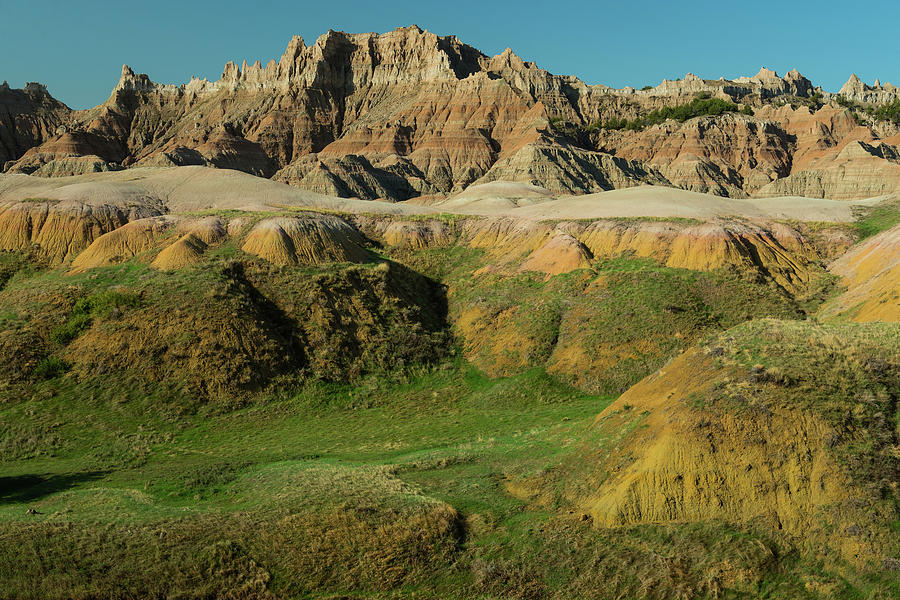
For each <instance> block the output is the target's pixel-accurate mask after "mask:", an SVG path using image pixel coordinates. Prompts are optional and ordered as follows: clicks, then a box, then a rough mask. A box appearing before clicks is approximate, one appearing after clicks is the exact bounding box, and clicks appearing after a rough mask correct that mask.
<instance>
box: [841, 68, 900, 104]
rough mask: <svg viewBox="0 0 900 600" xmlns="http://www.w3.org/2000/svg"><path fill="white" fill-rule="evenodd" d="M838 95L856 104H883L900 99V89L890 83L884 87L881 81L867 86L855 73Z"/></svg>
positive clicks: (877, 80)
mask: <svg viewBox="0 0 900 600" xmlns="http://www.w3.org/2000/svg"><path fill="white" fill-rule="evenodd" d="M838 95H840V96H843V97H844V98H846V99H848V100H852V101H854V102H871V103H878V104H881V103H887V102H891V101H893V100H894V99H895V98H900V89H897V88H896V87H894V86H893V85H891V84H890V83H885V84H883V85H882V83H881V81H880V80H879V79H876V80H875V85H872V86H869V85H866V84H865V83H863V82H862V80H860V78H859V77H857V76H856V73H854V74H853V75H851V76H850V79H848V80H847V83H845V84H844V86H843V87H842V88H841V91H839V92H838Z"/></svg>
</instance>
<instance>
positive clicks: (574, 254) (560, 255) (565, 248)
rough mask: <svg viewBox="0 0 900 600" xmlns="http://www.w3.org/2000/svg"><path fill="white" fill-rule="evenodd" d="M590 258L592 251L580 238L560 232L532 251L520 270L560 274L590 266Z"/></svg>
mask: <svg viewBox="0 0 900 600" xmlns="http://www.w3.org/2000/svg"><path fill="white" fill-rule="evenodd" d="M590 259H591V256H590V253H589V252H588V250H587V249H586V248H585V247H584V246H582V245H581V244H580V243H579V242H578V240H576V239H575V238H573V237H572V236H571V235H569V234H567V233H563V232H558V233H557V234H555V235H554V236H553V237H552V238H550V240H549V241H548V242H547V243H546V244H544V245H543V246H541V247H540V248H538V249H537V250H535V251H534V252H532V253H531V255H530V256H529V257H528V259H527V260H526V261H525V262H524V263H522V266H521V267H520V268H519V270H521V271H538V272H540V273H546V274H547V275H559V274H561V273H568V272H570V271H574V270H575V269H585V268H588V267H590V266H591V262H590Z"/></svg>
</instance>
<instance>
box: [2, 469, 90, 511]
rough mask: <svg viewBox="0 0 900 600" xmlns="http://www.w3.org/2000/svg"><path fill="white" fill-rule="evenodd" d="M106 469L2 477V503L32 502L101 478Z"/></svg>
mask: <svg viewBox="0 0 900 600" xmlns="http://www.w3.org/2000/svg"><path fill="white" fill-rule="evenodd" d="M105 474H106V471H89V472H86V473H64V474H59V475H19V476H16V477H0V504H17V503H20V502H31V501H33V500H38V499H40V498H43V497H44V496H49V495H50V494H55V493H56V492H61V491H63V490H67V489H69V488H72V487H75V486H76V485H78V484H80V483H84V482H87V481H93V480H95V479H99V478H101V477H103V476H104V475H105Z"/></svg>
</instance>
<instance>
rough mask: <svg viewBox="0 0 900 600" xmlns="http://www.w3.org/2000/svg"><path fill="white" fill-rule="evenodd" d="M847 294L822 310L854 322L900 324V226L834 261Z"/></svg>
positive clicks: (835, 269)
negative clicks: (899, 322)
mask: <svg viewBox="0 0 900 600" xmlns="http://www.w3.org/2000/svg"><path fill="white" fill-rule="evenodd" d="M829 270H830V271H831V272H832V273H834V274H835V275H840V277H841V283H843V285H845V286H847V291H846V292H844V293H843V294H841V295H840V296H838V297H837V298H834V299H832V300H831V301H829V302H828V303H827V304H826V305H825V306H823V307H822V311H821V312H822V314H823V315H826V316H833V315H837V314H846V315H847V316H849V317H850V318H851V319H852V320H854V321H900V225H897V226H895V227H893V228H891V229H888V230H887V231H883V232H881V233H880V234H878V235H876V236H874V237H873V238H871V239H868V240H865V241H864V242H862V243H861V244H859V245H857V246H856V247H854V248H853V249H852V250H850V251H849V252H847V253H846V254H844V255H843V256H841V257H840V258H839V259H837V260H836V261H834V263H832V265H831V266H830V267H829Z"/></svg>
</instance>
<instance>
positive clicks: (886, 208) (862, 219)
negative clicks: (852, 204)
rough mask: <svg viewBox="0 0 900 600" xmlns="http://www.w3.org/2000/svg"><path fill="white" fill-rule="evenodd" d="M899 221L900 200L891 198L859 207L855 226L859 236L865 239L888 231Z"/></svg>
mask: <svg viewBox="0 0 900 600" xmlns="http://www.w3.org/2000/svg"><path fill="white" fill-rule="evenodd" d="M897 223H900V200H891V201H887V202H882V203H880V204H876V205H875V206H870V207H860V208H858V209H857V215H856V221H855V222H854V226H855V228H856V233H857V236H858V237H859V239H860V240H863V239H865V238H868V237H872V236H873V235H876V234H879V233H881V232H882V231H886V230H888V229H890V228H891V227H893V226H894V225H896V224H897Z"/></svg>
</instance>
